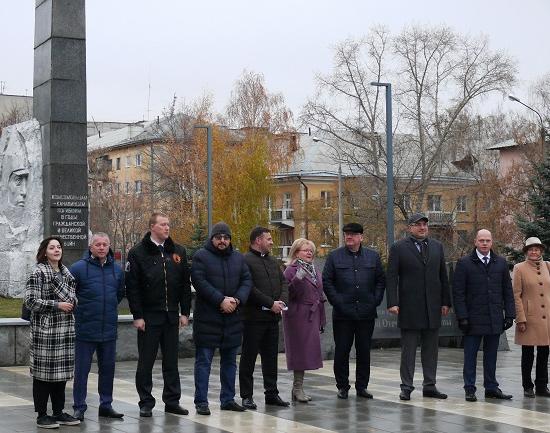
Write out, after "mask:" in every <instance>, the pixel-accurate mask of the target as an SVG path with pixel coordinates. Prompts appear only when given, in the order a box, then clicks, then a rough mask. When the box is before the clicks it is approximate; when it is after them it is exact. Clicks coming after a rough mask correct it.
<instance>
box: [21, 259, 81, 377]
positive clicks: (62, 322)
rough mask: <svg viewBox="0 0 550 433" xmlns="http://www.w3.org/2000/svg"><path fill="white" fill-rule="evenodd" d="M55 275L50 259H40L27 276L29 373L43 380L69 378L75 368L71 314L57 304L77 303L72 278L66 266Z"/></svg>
mask: <svg viewBox="0 0 550 433" xmlns="http://www.w3.org/2000/svg"><path fill="white" fill-rule="evenodd" d="M60 271H61V276H59V275H57V274H56V273H55V272H54V270H53V268H52V267H51V266H50V264H49V263H39V264H38V265H36V268H35V269H34V271H33V272H32V274H31V275H30V277H29V279H28V280H27V285H26V287H25V305H26V306H27V308H28V309H29V310H31V326H30V328H31V335H30V341H31V347H30V361H29V362H30V371H31V376H32V377H34V378H35V379H38V380H42V381H44V382H62V381H67V380H70V379H72V377H73V371H74V339H75V331H74V316H73V313H72V312H69V313H66V312H64V311H62V310H60V309H59V308H58V307H57V304H58V303H59V302H69V303H71V304H76V303H77V300H76V294H75V286H76V284H75V280H74V278H73V276H72V275H71V273H70V272H69V269H68V268H67V267H66V266H63V265H62V266H61V267H60Z"/></svg>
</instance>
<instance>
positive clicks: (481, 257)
mask: <svg viewBox="0 0 550 433" xmlns="http://www.w3.org/2000/svg"><path fill="white" fill-rule="evenodd" d="M476 253H477V256H478V257H479V260H481V261H482V262H483V257H488V258H489V260H491V251H489V252H488V253H487V255H486V256H484V255H483V254H481V253H480V252H479V250H478V249H477V248H476Z"/></svg>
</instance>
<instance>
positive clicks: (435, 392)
mask: <svg viewBox="0 0 550 433" xmlns="http://www.w3.org/2000/svg"><path fill="white" fill-rule="evenodd" d="M422 396H423V397H429V398H438V399H440V400H445V399H446V398H447V394H443V393H442V392H439V391H438V390H437V389H427V390H426V391H422Z"/></svg>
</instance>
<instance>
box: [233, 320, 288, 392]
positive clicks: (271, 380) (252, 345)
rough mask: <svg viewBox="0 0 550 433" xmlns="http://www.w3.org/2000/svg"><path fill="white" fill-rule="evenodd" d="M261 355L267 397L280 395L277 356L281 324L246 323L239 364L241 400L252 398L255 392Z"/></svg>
mask: <svg viewBox="0 0 550 433" xmlns="http://www.w3.org/2000/svg"><path fill="white" fill-rule="evenodd" d="M258 353H259V354H260V357H261V360H262V375H263V378H264V390H265V391H264V393H265V395H278V394H279V391H278V390H277V355H278V353H279V322H267V321H266V322H262V321H246V322H244V331H243V345H242V350H241V360H240V362H239V388H240V392H241V398H251V397H252V394H253V392H254V377H253V374H254V365H255V364H256V358H257V357H258Z"/></svg>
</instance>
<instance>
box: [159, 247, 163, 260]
mask: <svg viewBox="0 0 550 433" xmlns="http://www.w3.org/2000/svg"><path fill="white" fill-rule="evenodd" d="M159 250H160V255H161V256H162V257H164V245H159Z"/></svg>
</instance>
